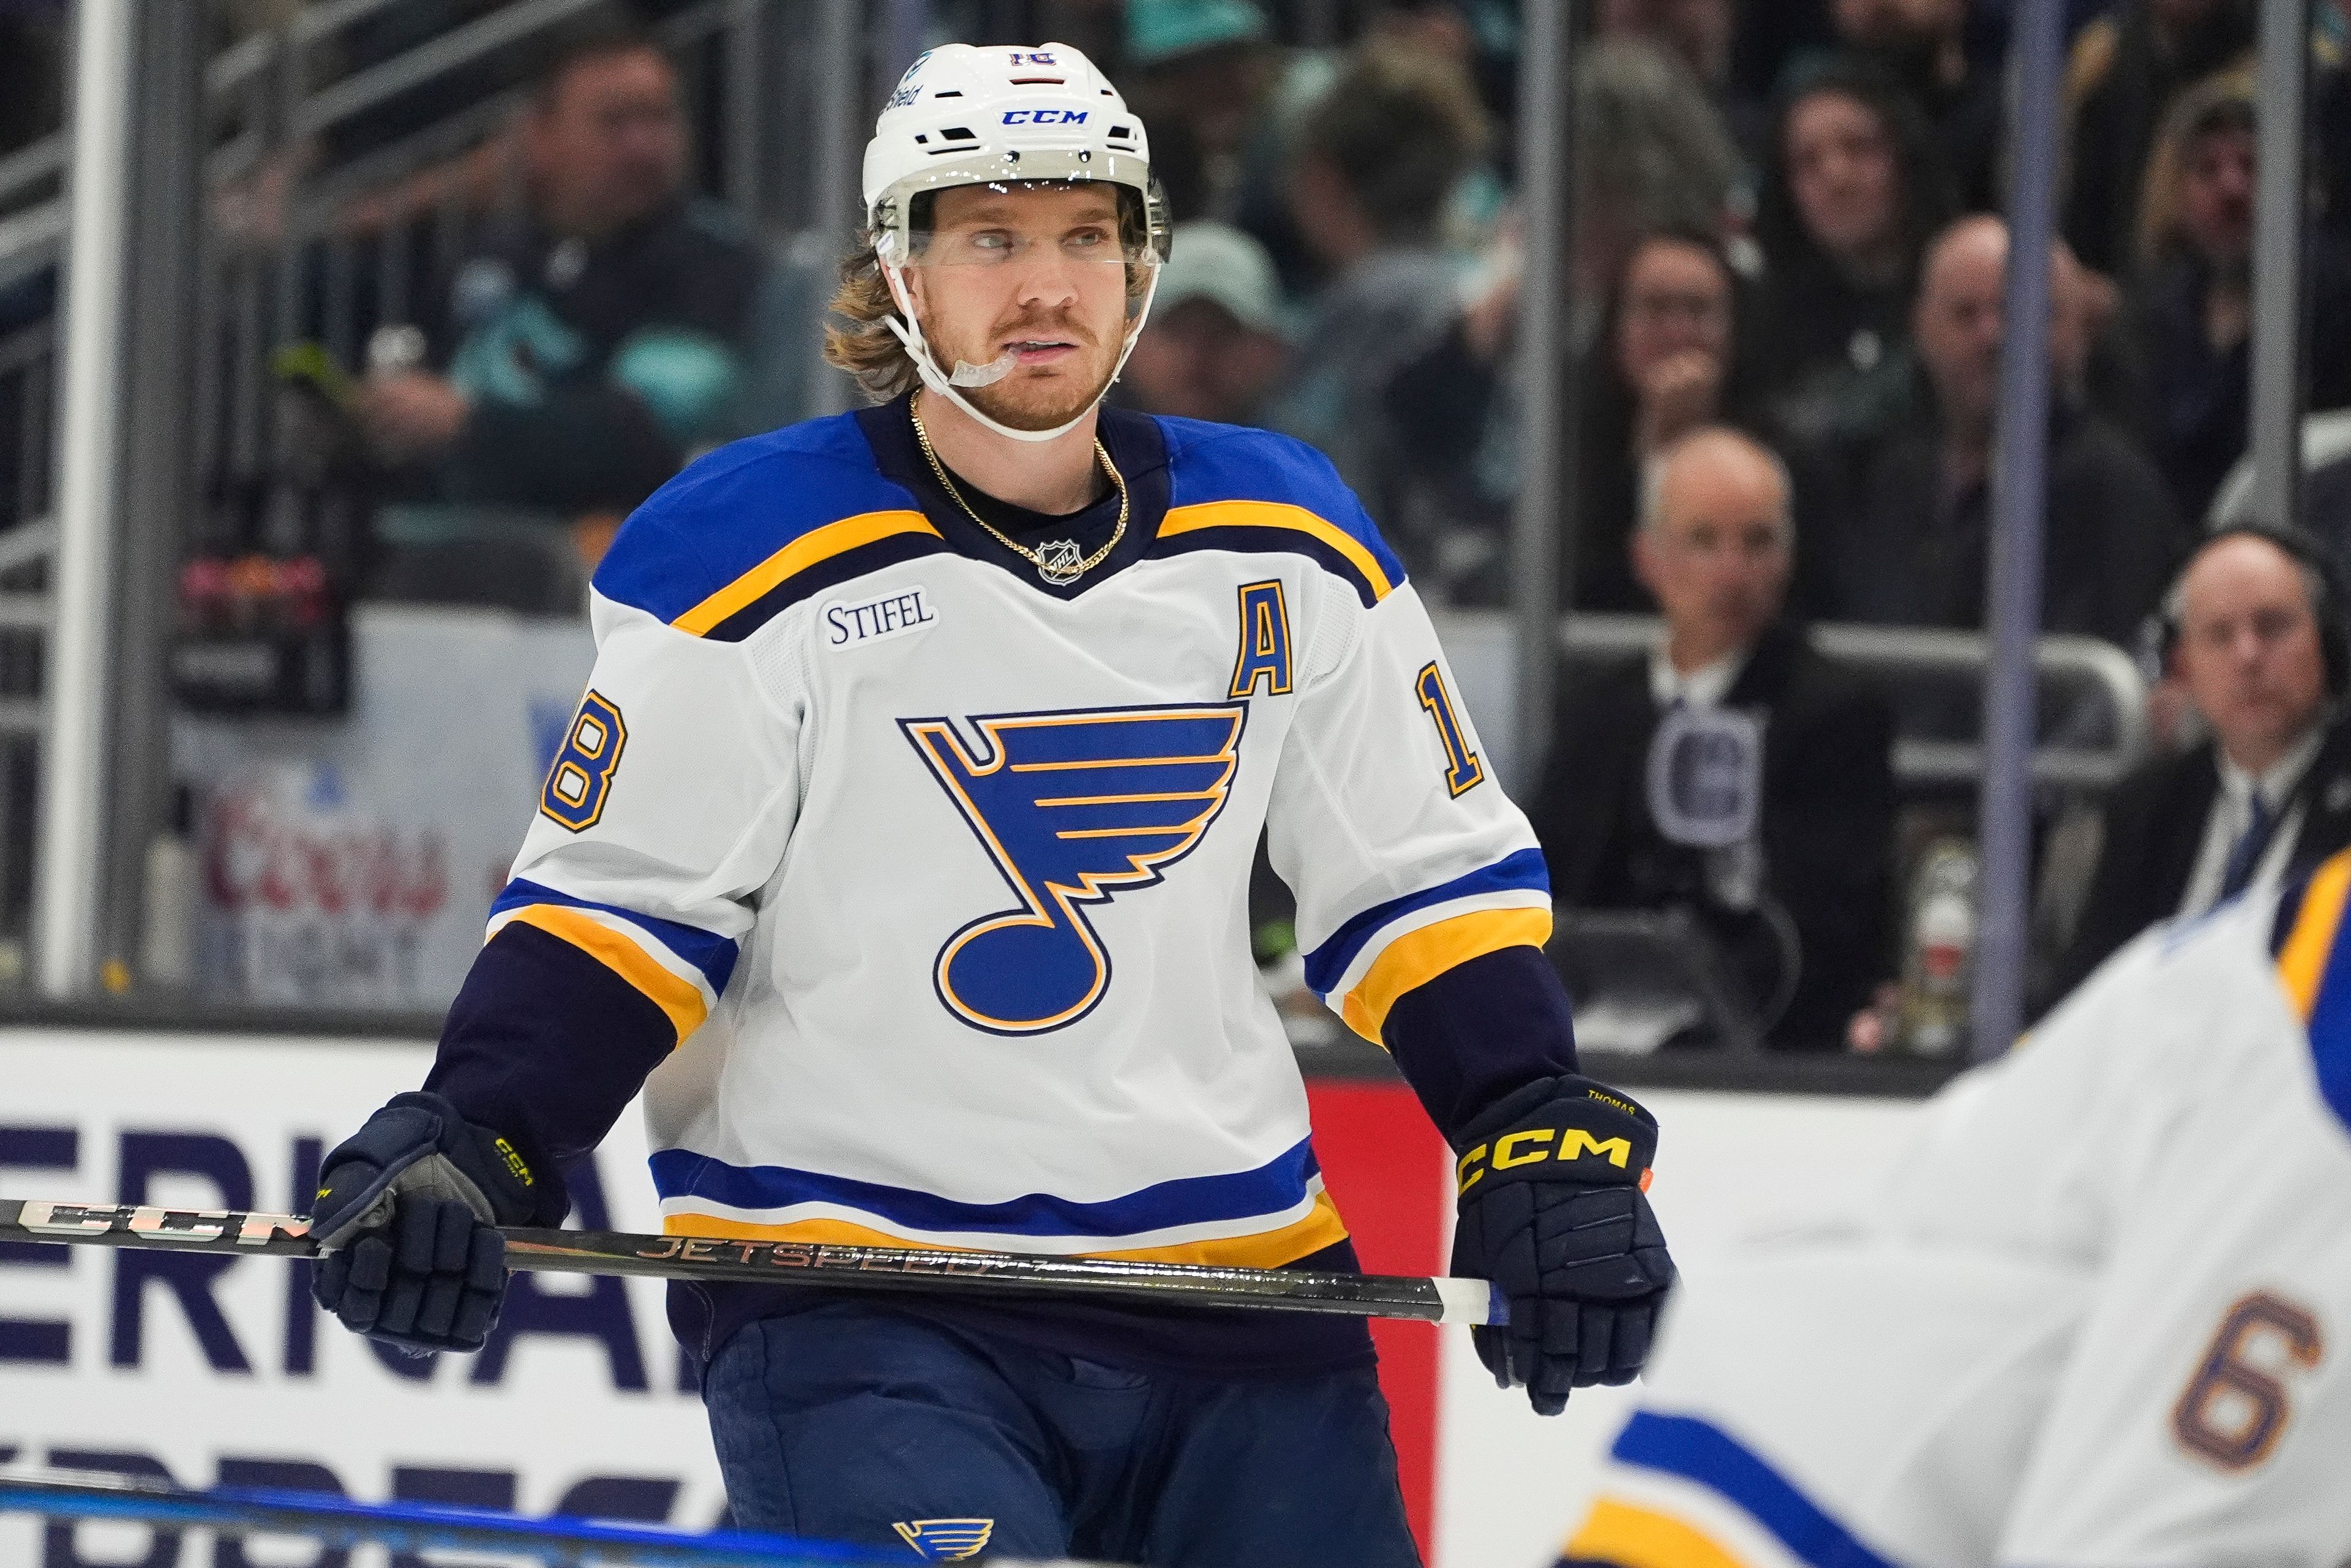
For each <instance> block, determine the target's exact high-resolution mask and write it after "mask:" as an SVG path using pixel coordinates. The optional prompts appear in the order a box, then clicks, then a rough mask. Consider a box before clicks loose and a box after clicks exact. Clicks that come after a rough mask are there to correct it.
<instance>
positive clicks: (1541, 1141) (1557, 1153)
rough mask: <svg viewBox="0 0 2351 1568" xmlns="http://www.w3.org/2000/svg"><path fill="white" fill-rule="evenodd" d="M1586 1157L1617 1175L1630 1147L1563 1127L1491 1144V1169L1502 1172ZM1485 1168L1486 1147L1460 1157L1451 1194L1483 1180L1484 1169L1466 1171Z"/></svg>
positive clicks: (1511, 1136)
mask: <svg viewBox="0 0 2351 1568" xmlns="http://www.w3.org/2000/svg"><path fill="white" fill-rule="evenodd" d="M1553 1139H1557V1140H1558V1142H1557V1144H1556V1145H1552V1140H1553ZM1586 1155H1593V1156H1597V1157H1598V1158H1600V1159H1604V1160H1606V1161H1607V1162H1608V1163H1609V1164H1610V1165H1612V1166H1615V1167H1616V1168H1617V1169H1618V1170H1620V1171H1621V1170H1623V1169H1624V1168H1625V1165H1626V1163H1627V1162H1628V1161H1630V1160H1631V1159H1632V1157H1633V1145H1632V1142H1631V1141H1630V1140H1629V1139H1625V1138H1595V1137H1593V1135H1592V1134H1589V1133H1587V1132H1585V1131H1584V1130H1583V1128H1581V1127H1567V1128H1563V1129H1560V1130H1557V1131H1554V1130H1552V1129H1551V1128H1547V1127H1533V1128H1529V1129H1527V1130H1526V1131H1524V1132H1518V1133H1511V1134H1507V1135H1506V1136H1503V1137H1500V1138H1497V1139H1496V1140H1494V1157H1493V1160H1492V1162H1491V1168H1492V1169H1494V1170H1498V1171H1506V1170H1509V1169H1510V1168H1511V1167H1513V1166H1531V1165H1536V1164H1539V1163H1540V1162H1541V1161H1543V1160H1571V1161H1572V1160H1580V1159H1583V1158H1584V1157H1585V1156H1586ZM1485 1164H1486V1145H1483V1144H1480V1145H1478V1146H1477V1147H1476V1148H1474V1149H1472V1150H1470V1151H1469V1152H1468V1154H1466V1155H1462V1156H1461V1163H1460V1164H1458V1165H1457V1166H1454V1167H1453V1178H1454V1180H1455V1181H1456V1182H1457V1183H1458V1186H1457V1187H1456V1189H1455V1190H1457V1191H1458V1192H1468V1190H1469V1189H1470V1188H1471V1187H1473V1186H1477V1185H1478V1184H1479V1182H1481V1181H1483V1180H1485V1179H1486V1171H1485V1169H1484V1168H1479V1169H1477V1170H1472V1169H1471V1168H1470V1167H1471V1166H1481V1167H1482V1166H1485ZM1648 1176H1649V1173H1648V1172H1646V1171H1643V1172H1642V1173H1641V1185H1642V1186H1644V1187H1646V1186H1648Z"/></svg>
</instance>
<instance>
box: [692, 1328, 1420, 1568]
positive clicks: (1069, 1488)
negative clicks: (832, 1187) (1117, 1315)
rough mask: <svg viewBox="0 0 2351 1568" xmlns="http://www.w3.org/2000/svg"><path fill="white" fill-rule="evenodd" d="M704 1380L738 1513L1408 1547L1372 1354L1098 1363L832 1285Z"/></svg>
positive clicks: (1120, 1542) (1097, 1548)
mask: <svg viewBox="0 0 2351 1568" xmlns="http://www.w3.org/2000/svg"><path fill="white" fill-rule="evenodd" d="M703 1399H704V1402H705V1404H706V1405H707V1406H708V1407H709V1411H710V1428H711V1435H712V1437H714V1438H715V1439H716V1444H717V1448H718V1463H719V1467H720V1469H722V1470H723V1471H724V1472H725V1475H726V1495H727V1500H728V1502H729V1503H730V1505H731V1506H732V1509H733V1511H734V1516H735V1521H736V1523H737V1525H738V1526H740V1527H741V1528H743V1529H746V1530H760V1531H778V1532H782V1533H787V1534H793V1535H800V1536H807V1537H811V1538H815V1539H819V1540H832V1541H845V1542H853V1543H856V1544H860V1545H878V1546H886V1547H890V1548H893V1549H895V1550H898V1551H904V1552H907V1553H908V1559H907V1560H908V1561H909V1562H913V1561H915V1560H916V1559H917V1558H921V1559H925V1560H928V1561H933V1562H941V1561H948V1560H952V1559H954V1558H956V1557H962V1556H968V1555H971V1554H972V1553H973V1552H977V1551H979V1550H982V1549H984V1550H985V1551H986V1552H987V1553H988V1554H989V1555H997V1554H1003V1555H1008V1556H1016V1557H1029V1558H1053V1557H1065V1556H1079V1557H1089V1558H1094V1559H1097V1560H1102V1561H1109V1562H1116V1563H1156V1564H1165V1565H1167V1568H1177V1565H1181V1568H1313V1565H1316V1564H1322V1563H1330V1564H1334V1565H1335V1564H1341V1563H1343V1564H1346V1565H1347V1568H1418V1564H1419V1563H1420V1555H1419V1552H1417V1550H1416V1548H1415V1547H1414V1544H1413V1540H1412V1535H1411V1532H1410V1531H1408V1530H1407V1529H1406V1528H1405V1514H1404V1496H1403V1493H1402V1491H1401V1490H1399V1488H1398V1486H1397V1484H1396V1461H1395V1448H1394V1446H1393V1445H1392V1444H1391V1443H1390V1442H1389V1440H1388V1407H1387V1401H1386V1400H1385V1399H1384V1398H1383V1397H1382V1396H1381V1395H1380V1389H1379V1380H1378V1378H1377V1376H1376V1375H1374V1373H1373V1371H1372V1370H1371V1369H1370V1368H1368V1367H1361V1368H1351V1369H1348V1370H1344V1371H1339V1372H1325V1373H1316V1374H1311V1375H1301V1376H1297V1377H1248V1378H1244V1377H1214V1376H1203V1375H1192V1374H1182V1373H1174V1372H1158V1371H1143V1370H1138V1369H1134V1368H1129V1367H1110V1366H1104V1365H1100V1364H1095V1363H1092V1362H1086V1361H1077V1360H1072V1359H1071V1357H1069V1356H1066V1355H1060V1354H1054V1353H1052V1352H1050V1351H1042V1350H1034V1349H1030V1348H1029V1347H1028V1346H1026V1345H1021V1344H1018V1343H1012V1342H1009V1341H1006V1340H1002V1339H998V1338H995V1337H992V1336H982V1335H978V1334H975V1333H968V1332H966V1331H963V1330H959V1329H950V1328H947V1327H946V1326H944V1325H941V1324H939V1323H935V1322H930V1321H928V1320H926V1319H923V1318H919V1317H915V1316H912V1315H909V1314H905V1313H902V1312H893V1311H891V1310H890V1309H888V1308H886V1307H877V1306H872V1305H868V1304H866V1303H862V1302H844V1303H841V1304H838V1305H827V1306H824V1307H820V1308H817V1309H814V1310H811V1311H808V1312H796V1313H793V1314H792V1315H790V1316H789V1317H780V1318H768V1319H763V1320H760V1321H758V1322H752V1323H750V1324H748V1325H747V1326H746V1327H745V1328H743V1329H742V1330H741V1331H740V1332H739V1333H737V1334H736V1335H735V1336H734V1337H733V1338H732V1339H730V1340H728V1341H727V1343H726V1346H725V1347H724V1348H723V1349H722V1350H720V1352H719V1353H718V1356H717V1359H716V1361H714V1362H713V1363H712V1364H711V1367H710V1371H709V1375H708V1376H707V1378H706V1379H705V1383H704V1386H703Z"/></svg>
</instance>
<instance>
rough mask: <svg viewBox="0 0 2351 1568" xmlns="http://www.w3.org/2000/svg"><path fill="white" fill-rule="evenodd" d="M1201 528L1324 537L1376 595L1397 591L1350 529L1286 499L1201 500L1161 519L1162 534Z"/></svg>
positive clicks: (1166, 534) (1375, 558)
mask: <svg viewBox="0 0 2351 1568" xmlns="http://www.w3.org/2000/svg"><path fill="white" fill-rule="evenodd" d="M1200 528H1290V529H1293V530H1295V531H1296V532H1298V533H1301V534H1306V535H1308V536H1310V537H1311V538H1316V539H1319V540H1321V541H1322V543H1323V544H1326V545H1328V546H1330V547H1331V549H1334V550H1337V551H1338V552H1339V553H1340V554H1341V555H1343V556H1344V557H1345V558H1346V559H1347V561H1348V563H1349V564H1350V565H1352V566H1353V567H1354V569H1355V570H1357V571H1359V572H1362V573H1363V574H1364V581H1365V582H1368V583H1370V584H1371V587H1372V597H1373V598H1374V599H1385V598H1386V597H1387V596H1388V595H1389V594H1391V593H1393V592H1395V583H1393V582H1391V581H1390V580H1388V574H1387V572H1386V571H1385V570H1384V569H1383V568H1382V567H1381V565H1380V563H1379V559H1378V558H1377V557H1376V556H1374V555H1373V554H1372V552H1371V551H1370V550H1367V549H1364V547H1363V545H1362V543H1361V542H1360V541H1358V540H1357V539H1356V538H1355V537H1354V536H1353V534H1350V533H1349V532H1347V530H1346V529H1344V528H1338V527H1336V526H1334V525H1333V524H1331V523H1328V522H1325V521H1324V520H1323V519H1322V518H1321V517H1316V516H1315V515H1314V514H1313V513H1312V512H1310V511H1308V510H1307V509H1306V508H1305V507H1293V506H1290V504H1289V503H1288V502H1286V501H1200V502H1196V503H1195V504H1193V505H1192V506H1189V507H1169V508H1168V510H1167V516H1166V517H1165V518H1164V519H1163V520H1162V521H1161V522H1160V525H1159V537H1160V538H1171V537H1173V536H1175V535H1176V534H1188V533H1192V532H1194V531H1196V530H1197V529H1200Z"/></svg>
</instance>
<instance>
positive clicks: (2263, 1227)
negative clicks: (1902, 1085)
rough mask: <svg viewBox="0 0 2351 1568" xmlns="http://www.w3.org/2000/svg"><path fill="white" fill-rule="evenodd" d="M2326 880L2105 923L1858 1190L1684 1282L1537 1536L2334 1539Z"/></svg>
mask: <svg viewBox="0 0 2351 1568" xmlns="http://www.w3.org/2000/svg"><path fill="white" fill-rule="evenodd" d="M2346 892H2351V852H2346V854H2343V855H2338V856H2336V857H2335V859H2333V860H2331V861H2329V862H2326V863H2325V865H2324V866H2323V867H2322V868H2321V869H2320V870H2319V872H2318V873H2316V875H2315V877H2314V880H2313V881H2312V882H2311V883H2310V884H2309V885H2308V889H2307V892H2306V894H2289V895H2288V899H2287V903H2286V906H2285V907H2284V908H2283V910H2281V909H2279V908H2278V906H2277V904H2275V902H2274V901H2272V900H2266V899H2262V900H2255V899H2241V900H2239V901H2237V902H2236V903H2234V904H2228V905H2224V906H2223V907H2222V908H2221V909H2220V911H2218V912H2216V913H2215V914H2213V915H2210V916H2209V917H2207V918H2205V919H2203V920H2202V921H2200V922H2197V923H2194V924H2191V925H2187V926H2185V927H2181V928H2174V929H2164V928H2158V930H2157V931H2155V932H2153V933H2150V934H2149V935H2147V936H2144V937H2142V938H2140V939H2139V940H2138V941H2137V943H2136V944H2134V945H2133V946H2130V947H2128V948H2126V949H2125V950H2124V952H2123V953H2121V954H2119V955H2117V956H2116V958H2115V959H2114V960H2113V961H2112V962H2110V963H2109V964H2108V965H2107V966H2106V967H2105V968H2104V969H2102V970H2101V971H2100V972H2099V973H2098V974H2097V975H2096V976H2095V977H2093V978H2092V979H2091V981H2090V982H2089V983H2088V984H2087V985H2085V987H2084V988H2082V990H2081V991H2080V992H2078V993H2077V994H2076V995H2075V996H2074V998H2072V999H2071V1000H2069V1001H2068V1002H2067V1003H2066V1004H2065V1005H2064V1007H2063V1008H2062V1009H2059V1011H2058V1012H2057V1013H2056V1014H2054V1015H2053V1017H2052V1018H2051V1019H2049V1020H2048V1021H2047V1022H2046V1023H2045V1024H2044V1025H2043V1027H2042V1028H2041V1029H2040V1030H2037V1031H2035V1032H2034V1033H2033V1034H2032V1036H2030V1037H2029V1038H2028V1039H2027V1040H2025V1041H2024V1042H2023V1043H2022V1044H2021V1045H2020V1046H2019V1048H2018V1049H2017V1051H2015V1052H2014V1053H2012V1054H2011V1056H2009V1057H2008V1058H2006V1059H2005V1060H2003V1061H2001V1062H1999V1063H1998V1064H1996V1065H1993V1066H1991V1067H1988V1068H1985V1069H1982V1070H1980V1071H1976V1072H1972V1073H1970V1074H1968V1075H1967V1076H1966V1077H1964V1078H1962V1079H1961V1080H1959V1082H1957V1083H1955V1084H1953V1085H1952V1086H1951V1087H1950V1088H1949V1089H1948V1090H1946V1091H1945V1092H1944V1094H1943V1096H1942V1097H1941V1099H1940V1101H1939V1103H1938V1104H1936V1105H1935V1106H1934V1107H1932V1109H1931V1111H1930V1113H1929V1120H1928V1124H1927V1126H1926V1128H1925V1130H1924V1132H1923V1134H1922V1135H1921V1137H1920V1138H1919V1140H1918V1142H1917V1145H1916V1146H1915V1147H1914V1148H1913V1149H1912V1150H1911V1151H1910V1152H1909V1154H1908V1155H1907V1157H1906V1159H1905V1161H1904V1163H1903V1164H1902V1166H1900V1167H1899V1169H1898V1171H1897V1173H1896V1177H1895V1179H1894V1180H1893V1181H1892V1183H1891V1184H1890V1185H1889V1186H1887V1187H1886V1188H1885V1189H1884V1190H1883V1191H1882V1192H1881V1193H1879V1194H1877V1195H1876V1196H1875V1197H1872V1198H1871V1199H1869V1200H1868V1201H1867V1206H1866V1208H1865V1212H1863V1213H1862V1214H1861V1215H1859V1216H1858V1217H1857V1218H1846V1219H1844V1220H1841V1221H1838V1222H1836V1223H1834V1224H1830V1225H1828V1226H1825V1227H1824V1228H1822V1229H1820V1230H1818V1231H1815V1232H1812V1233H1808V1234H1804V1235H1802V1236H1800V1237H1797V1238H1794V1239H1786V1240H1782V1241H1780V1242H1777V1243H1774V1244H1771V1245H1766V1246H1761V1247H1759V1248H1756V1249H1752V1250H1751V1251H1750V1254H1749V1255H1748V1256H1746V1257H1745V1258H1744V1260H1742V1261H1740V1263H1739V1264H1738V1265H1736V1266H1735V1267H1730V1268H1727V1269H1718V1270H1713V1271H1710V1272H1708V1273H1705V1274H1703V1275H1701V1276H1695V1277H1693V1278H1691V1279H1689V1280H1688V1281H1686V1282H1685V1286H1684V1295H1683V1298H1682V1299H1681V1300H1680V1301H1678V1302H1677V1305H1676V1306H1675V1308H1674V1310H1673V1312H1672V1314H1671V1316H1670V1317H1669V1319H1668V1321H1667V1327H1666V1332H1665V1339H1664V1343H1663V1346H1662V1348H1661V1351H1660V1354H1658V1356H1657V1357H1656V1359H1654V1360H1653V1361H1652V1362H1651V1364H1650V1366H1649V1371H1648V1374H1647V1379H1646V1393H1645V1396H1644V1398H1643V1401H1642V1407H1641V1409H1640V1411H1639V1412H1638V1413H1637V1414H1635V1416H1633V1417H1632V1418H1631V1420H1630V1421H1629V1422H1628V1423H1627V1424H1626V1426H1625V1428H1624V1429H1623V1431H1622V1432H1621V1433H1620V1434H1619V1436H1618V1437H1617V1439H1616V1442H1615V1446H1614V1449H1613V1450H1612V1457H1611V1459H1610V1462H1609V1467H1608V1470H1607V1473H1606V1476H1605V1478H1604V1492H1603V1494H1602V1496H1601V1497H1600V1499H1599V1500H1597V1501H1596V1502H1595V1503H1594V1504H1593V1507H1592V1509H1591V1511H1590V1512H1589V1514H1588V1515H1587V1516H1586V1517H1585V1519H1584V1521H1583V1523H1582V1525H1581V1527H1580V1528H1578V1529H1577V1530H1576V1531H1575V1532H1574V1534H1573V1536H1572V1537H1571V1539H1570V1541H1569V1542H1568V1545H1567V1548H1566V1553H1565V1554H1566V1556H1567V1557H1568V1558H1569V1559H1571V1560H1573V1561H1576V1562H1579V1563H1581V1562H1595V1563H1613V1564H1619V1565H1621V1568H1701V1565H1703V1568H1729V1565H1734V1564H1737V1565H1744V1568H1796V1565H1798V1564H1811V1565H1813V1568H1827V1565H1829V1564H1832V1563H1834V1564H1838V1565H1841V1568H1874V1565H1878V1564H1907V1565H1908V1568H1969V1565H1980V1564H2009V1565H2013V1568H2026V1565H2032V1568H2093V1565H2096V1568H2157V1565H2158V1564H2162V1565H2175V1568H2218V1565H2222V1564H2246V1565H2251V1564H2261V1565H2263V1568H2335V1565H2336V1564H2339V1563H2344V1562H2346V1560H2351V923H2346V921H2345V918H2344V913H2345V904H2346ZM2273 930H2274V933H2275V946H2276V952H2275V956H2273Z"/></svg>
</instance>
